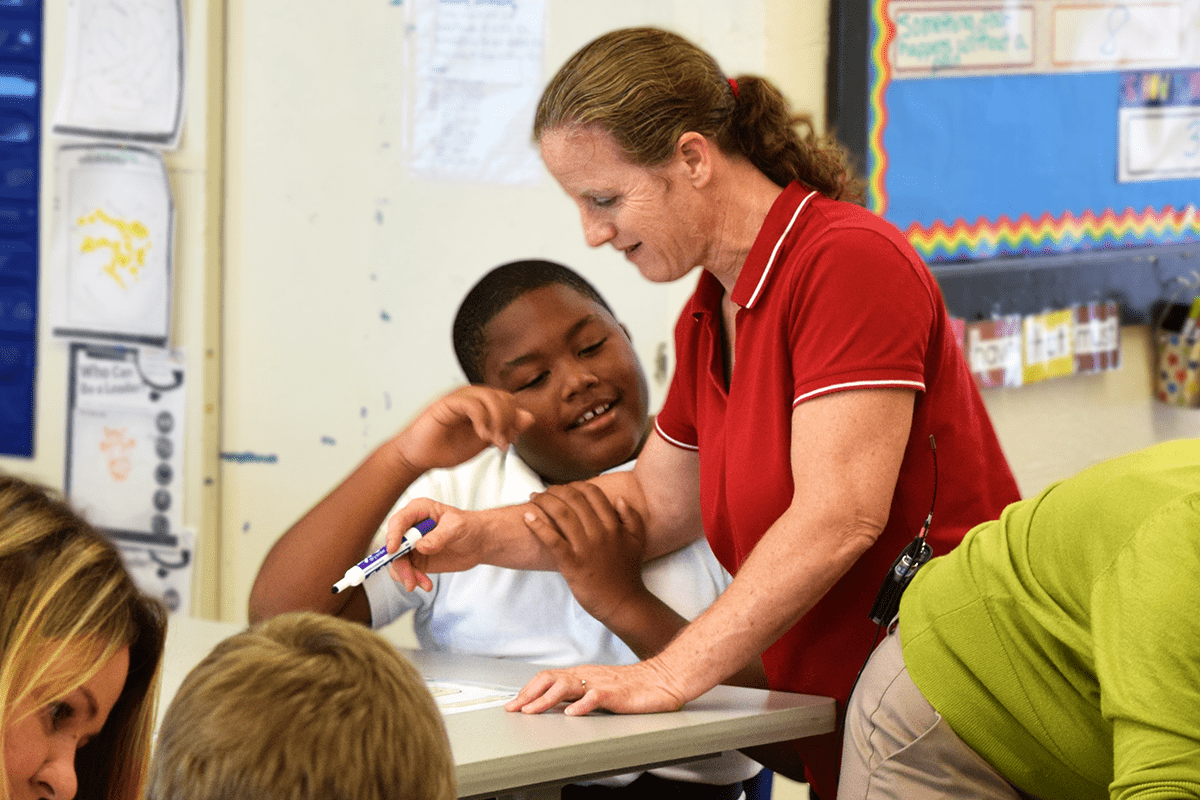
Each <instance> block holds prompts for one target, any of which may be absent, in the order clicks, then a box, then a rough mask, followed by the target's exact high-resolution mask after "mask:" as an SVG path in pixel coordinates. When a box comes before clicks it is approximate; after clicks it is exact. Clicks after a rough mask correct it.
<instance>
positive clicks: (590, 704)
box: [504, 659, 686, 717]
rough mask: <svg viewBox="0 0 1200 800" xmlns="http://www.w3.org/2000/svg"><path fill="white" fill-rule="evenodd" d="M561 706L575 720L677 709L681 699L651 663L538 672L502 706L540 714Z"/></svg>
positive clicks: (682, 699) (654, 662) (663, 675)
mask: <svg viewBox="0 0 1200 800" xmlns="http://www.w3.org/2000/svg"><path fill="white" fill-rule="evenodd" d="M562 702H567V703H570V705H568V706H567V707H566V708H565V709H564V710H563V713H564V714H566V715H568V716H573V717H575V716H582V715H584V714H587V713H589V712H592V711H595V710H596V709H605V710H607V711H614V712H616V713H618V714H654V713H657V712H661V711H678V710H679V709H680V708H682V707H683V704H684V702H686V698H685V696H684V694H683V693H682V692H681V691H679V690H678V689H677V688H675V686H674V681H673V680H672V679H671V676H670V675H668V674H667V673H666V672H665V671H664V670H663V669H662V667H661V666H660V665H659V664H658V662H657V661H655V660H654V659H651V660H649V661H642V662H639V663H637V664H631V665H629V666H626V667H605V666H600V665H598V664H590V665H586V666H581V667H572V668H570V669H548V670H543V671H542V672H539V673H538V674H537V675H535V676H534V677H533V680H531V681H530V682H529V683H527V684H526V685H525V687H524V688H523V689H521V691H520V692H519V693H518V694H517V696H516V697H515V698H513V699H512V700H510V701H509V702H508V703H506V704H505V706H504V708H505V709H506V710H508V711H520V712H521V713H522V714H540V713H542V712H543V711H546V710H548V709H551V708H553V707H554V706H556V705H558V704H559V703H562Z"/></svg>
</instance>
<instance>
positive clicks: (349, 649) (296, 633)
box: [147, 612, 455, 800]
mask: <svg viewBox="0 0 1200 800" xmlns="http://www.w3.org/2000/svg"><path fill="white" fill-rule="evenodd" d="M454 794H455V784H454V764H453V760H452V758H451V755H450V744H449V741H448V740H447V738H446V730H445V726H444V725H443V723H442V717H441V714H440V713H439V711H438V709H437V705H436V704H435V703H434V701H433V697H432V696H431V695H430V694H429V690H428V689H427V688H426V686H425V682H424V681H423V680H422V679H421V676H420V675H419V674H417V671H416V670H415V669H414V668H413V667H412V665H411V664H409V663H408V662H407V661H405V660H404V658H403V657H401V656H400V654H399V653H397V652H396V650H395V649H394V648H393V647H392V646H391V645H390V644H388V643H387V642H386V641H384V640H383V639H382V638H381V637H379V636H378V635H377V634H375V633H372V632H371V631H369V630H367V629H366V628H363V627H361V626H359V625H356V624H354V623H351V622H347V621H345V620H341V619H337V618H335V617H329V616H325V615H322V614H314V613H309V612H296V613H289V614H282V615H280V616H278V617H275V618H273V619H271V620H268V621H267V622H264V623H262V624H260V625H258V626H255V627H253V628H251V629H249V630H247V631H245V632H243V633H239V634H236V635H234V636H232V637H230V638H229V639H226V640H225V641H223V642H221V643H220V644H219V645H217V647H216V648H215V649H214V650H213V652H212V653H210V654H209V655H208V657H206V658H205V659H204V660H203V661H202V662H200V664H199V665H198V666H197V667H196V668H195V669H193V670H192V671H191V673H190V674H189V675H188V676H187V678H186V679H185V680H184V682H183V684H182V686H180V688H179V692H178V694H176V696H175V699H174V700H173V701H172V703H171V706H170V708H168V709H167V713H166V715H165V716H164V718H163V722H162V727H161V729H160V732H159V738H158V745H157V749H156V751H155V754H154V762H153V765H152V767H151V770H150V781H149V790H148V793H147V800H274V799H278V800H285V799H286V800H301V798H329V799H330V800H334V799H336V798H347V800H450V799H451V798H453V797H454Z"/></svg>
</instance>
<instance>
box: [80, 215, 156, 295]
mask: <svg viewBox="0 0 1200 800" xmlns="http://www.w3.org/2000/svg"><path fill="white" fill-rule="evenodd" d="M98 222H100V223H104V224H106V225H111V226H112V227H113V228H115V229H116V231H117V235H118V237H117V238H115V239H110V238H108V237H105V236H86V237H84V240H83V244H81V245H80V246H79V252H81V253H93V252H96V251H98V250H103V249H106V248H107V249H108V250H110V251H111V252H112V257H111V258H110V259H109V261H108V263H107V264H106V265H104V267H103V269H104V272H105V273H106V274H107V275H108V276H109V277H111V278H112V279H113V280H114V281H116V282H117V285H118V286H120V287H121V288H122V289H125V288H127V287H126V285H125V280H124V278H126V277H128V278H129V279H130V280H135V281H136V280H137V279H138V278H139V277H140V275H139V274H138V273H139V272H140V271H141V269H142V267H144V266H145V265H146V251H147V250H149V249H150V242H148V241H147V242H144V243H141V244H138V243H135V240H136V239H149V237H150V230H149V229H148V228H147V227H146V225H145V223H143V222H141V221H140V220H136V219H134V220H123V219H117V218H115V217H112V216H109V215H108V214H106V213H105V212H104V211H103V210H101V209H96V210H95V211H93V212H92V213H91V214H88V215H87V216H84V217H80V218H79V223H78V224H79V225H80V226H83V225H93V224H95V223H98Z"/></svg>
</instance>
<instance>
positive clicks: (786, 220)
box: [733, 181, 817, 308]
mask: <svg viewBox="0 0 1200 800" xmlns="http://www.w3.org/2000/svg"><path fill="white" fill-rule="evenodd" d="M816 195H817V192H816V191H814V190H812V189H809V188H808V187H807V186H805V185H803V184H801V183H797V182H795V181H793V182H792V183H790V184H788V185H787V187H786V188H785V189H784V190H783V192H782V193H781V194H780V195H779V197H777V198H775V202H774V203H773V204H772V205H771V210H770V211H769V212H767V218H766V220H765V221H764V222H763V225H762V227H761V228H760V229H759V231H758V236H757V237H755V239H754V244H753V245H752V246H751V247H750V254H749V255H748V256H746V262H745V263H744V264H743V265H742V271H741V273H740V274H739V275H738V279H737V283H735V284H734V286H733V302H735V303H737V304H738V305H739V306H741V307H742V308H753V307H754V305H755V303H757V302H758V300H759V298H760V297H762V294H763V291H764V289H765V288H766V285H767V279H768V278H769V277H770V276H771V269H772V267H774V266H775V260H776V258H777V257H778V256H779V252H780V250H781V249H782V247H783V240H784V239H786V238H787V235H788V234H789V233H791V231H792V228H793V227H794V226H795V224H796V220H797V219H799V217H800V214H801V213H802V212H803V211H804V208H805V207H806V206H807V205H808V204H809V203H810V202H812V200H813V198H814V197H816Z"/></svg>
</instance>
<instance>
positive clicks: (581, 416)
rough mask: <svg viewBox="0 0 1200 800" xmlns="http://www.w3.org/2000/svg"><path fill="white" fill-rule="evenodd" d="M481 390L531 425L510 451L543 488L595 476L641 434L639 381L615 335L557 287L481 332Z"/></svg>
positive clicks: (593, 308) (624, 456)
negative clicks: (497, 395)
mask: <svg viewBox="0 0 1200 800" xmlns="http://www.w3.org/2000/svg"><path fill="white" fill-rule="evenodd" d="M484 336H485V338H486V341H487V357H486V359H485V361H484V365H483V377H484V381H485V383H487V384H488V385H489V386H494V387H496V388H499V389H504V390H506V391H509V392H512V394H513V395H514V396H515V397H516V399H517V404H518V405H520V406H521V407H522V408H524V409H526V410H528V411H529V412H530V413H531V414H533V417H534V423H533V425H532V426H531V427H530V428H529V429H528V430H526V431H525V433H524V434H523V435H522V436H521V438H520V440H519V441H518V442H517V444H516V449H517V452H518V453H519V454H520V455H521V458H523V459H524V460H525V461H526V463H528V464H529V466H531V467H533V469H534V471H536V472H537V473H538V474H539V475H541V476H542V478H543V479H544V480H545V481H546V482H547V483H566V482H569V481H577V480H585V479H587V478H592V477H595V476H596V475H598V474H600V473H601V472H603V471H604V470H606V469H609V468H611V467H615V466H616V465H618V464H621V463H624V462H625V461H628V460H629V459H630V458H631V457H633V455H634V454H636V452H637V450H638V447H639V445H640V444H641V442H642V439H643V437H644V436H645V433H646V424H647V414H648V413H649V409H648V406H649V402H650V401H649V392H648V390H647V388H646V376H645V375H644V374H643V373H642V367H641V364H640V363H639V362H638V359H637V355H636V354H635V353H634V352H633V346H632V345H631V344H630V341H629V337H628V336H627V335H626V333H625V330H624V329H623V328H622V327H621V326H620V325H619V324H618V323H617V321H616V320H615V319H613V317H612V315H611V314H610V313H609V312H608V311H606V310H605V309H604V307H603V306H601V305H599V304H597V303H595V302H594V301H592V300H590V299H588V298H586V297H584V296H583V295H581V294H579V293H578V292H576V291H575V290H574V289H571V288H569V287H567V286H563V285H561V284H551V285H549V286H542V287H540V288H537V289H534V290H532V291H530V292H526V293H525V294H524V295H522V296H521V297H519V298H517V299H516V300H514V301H513V302H512V303H510V304H509V305H508V307H506V308H505V309H504V310H503V311H501V312H500V313H499V314H497V315H496V316H495V317H493V318H492V320H491V321H490V322H489V323H488V324H487V326H486V327H485V328H484Z"/></svg>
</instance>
